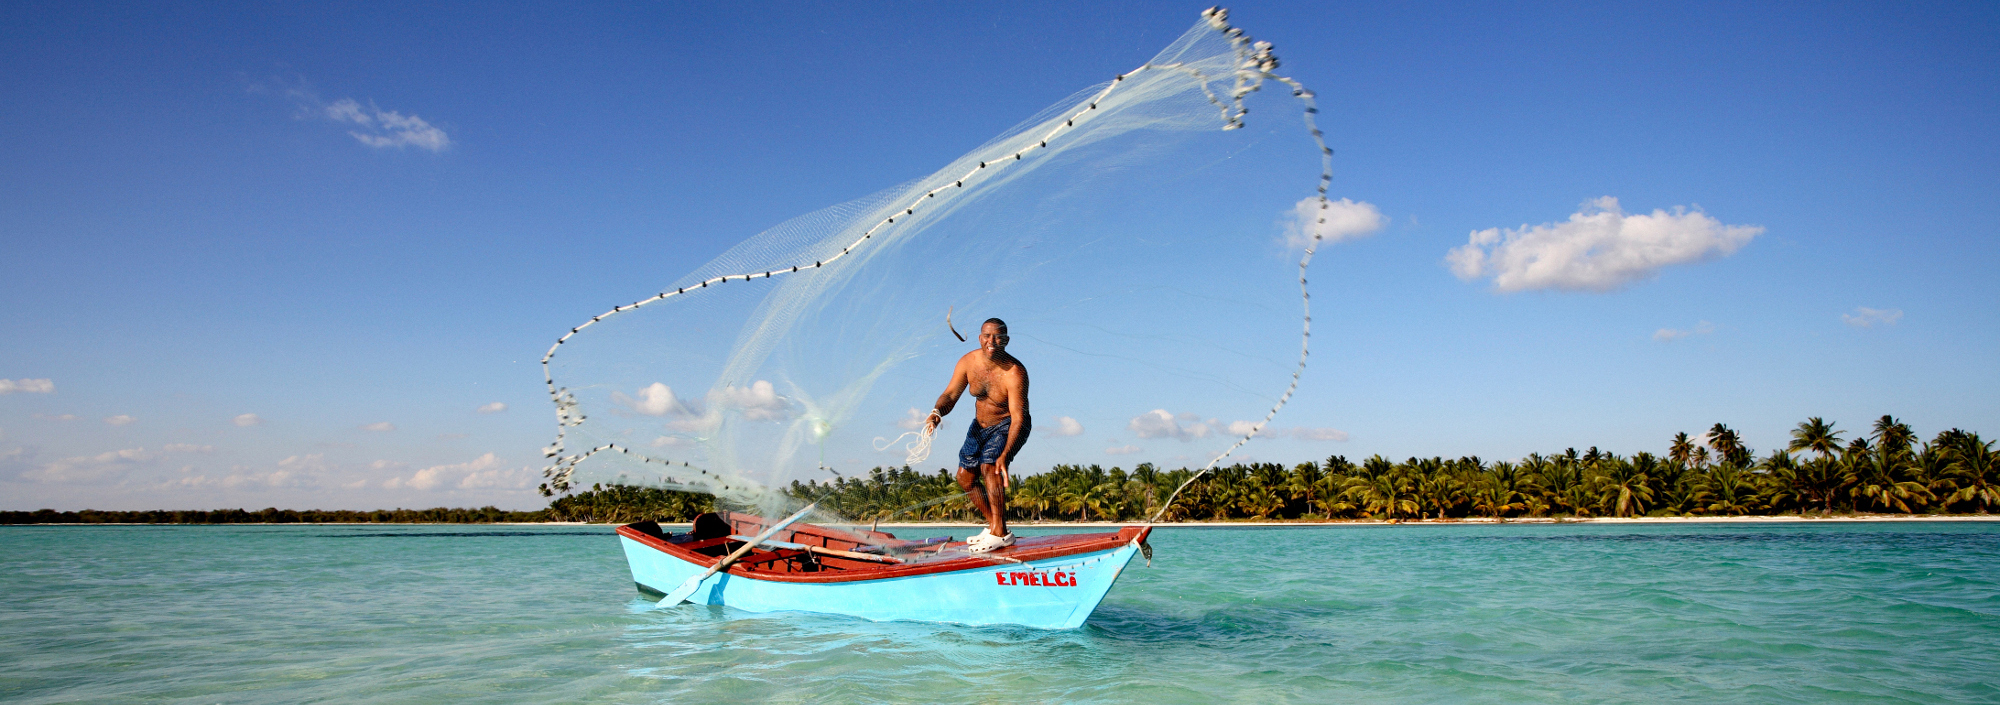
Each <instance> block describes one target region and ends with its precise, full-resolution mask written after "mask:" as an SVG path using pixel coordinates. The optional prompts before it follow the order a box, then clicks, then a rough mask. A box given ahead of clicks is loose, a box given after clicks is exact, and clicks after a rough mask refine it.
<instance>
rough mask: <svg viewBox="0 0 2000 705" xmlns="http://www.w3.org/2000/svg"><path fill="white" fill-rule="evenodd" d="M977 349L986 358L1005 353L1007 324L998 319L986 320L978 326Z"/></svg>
mask: <svg viewBox="0 0 2000 705" xmlns="http://www.w3.org/2000/svg"><path fill="white" fill-rule="evenodd" d="M979 349H981V350H985V351H986V354H987V355H988V356H994V355H999V354H1000V353H1003V352H1006V351H1007V322H1006V321H1003V320H1000V319H998V318H988V319H986V323H984V324H982V325H980V326H979Z"/></svg>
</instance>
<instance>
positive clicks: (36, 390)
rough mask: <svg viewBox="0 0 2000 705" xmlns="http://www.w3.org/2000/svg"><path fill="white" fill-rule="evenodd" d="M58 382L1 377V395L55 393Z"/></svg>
mask: <svg viewBox="0 0 2000 705" xmlns="http://www.w3.org/2000/svg"><path fill="white" fill-rule="evenodd" d="M55 391H56V383H55V382H54V381H53V380H46V379H0V395H7V394H13V393H15V392H21V393H24V394H53V393H55Z"/></svg>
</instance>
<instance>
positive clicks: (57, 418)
mask: <svg viewBox="0 0 2000 705" xmlns="http://www.w3.org/2000/svg"><path fill="white" fill-rule="evenodd" d="M35 418H38V419H47V420H49V421H75V420H76V414H56V415H54V416H50V415H48V414H35Z"/></svg>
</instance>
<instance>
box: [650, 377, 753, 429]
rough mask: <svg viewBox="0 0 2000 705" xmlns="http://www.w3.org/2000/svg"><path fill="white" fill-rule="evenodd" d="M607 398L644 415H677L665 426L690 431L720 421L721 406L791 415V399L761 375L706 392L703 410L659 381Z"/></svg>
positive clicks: (743, 411) (745, 412) (749, 415)
mask: <svg viewBox="0 0 2000 705" xmlns="http://www.w3.org/2000/svg"><path fill="white" fill-rule="evenodd" d="M611 400H612V401H614V402H617V403H618V404H619V405H621V406H624V407H625V408H627V409H631V410H632V411H633V412H634V413H639V414H644V415H646V416H676V417H680V418H679V419H678V420H675V421H669V422H667V428H668V430H672V431H681V432H690V433H698V432H702V431H706V430H709V429H712V428H714V427H715V425H716V424H718V423H720V422H721V421H722V417H721V413H720V412H721V410H723V409H734V410H736V411H737V412H738V413H740V414H742V415H743V417H744V418H746V419H750V420H752V421H773V420H780V419H785V418H789V417H791V415H792V404H791V400H789V399H786V398H784V397H782V396H778V392H777V389H776V388H775V387H773V386H771V383H770V382H768V381H765V380H761V379H760V380H757V381H755V382H751V383H750V385H749V386H747V387H737V386H733V385H732V386H727V387H723V388H721V389H718V390H715V391H712V392H709V394H708V400H707V404H706V407H707V408H706V410H704V405H703V404H699V403H695V402H692V401H690V400H687V399H682V398H681V397H680V396H679V395H676V394H675V393H674V390H673V388H672V387H668V386H667V385H665V384H661V383H659V382H654V383H652V384H650V385H647V386H645V387H643V388H641V389H640V390H639V391H638V393H637V395H636V396H629V397H628V396H625V395H624V394H623V393H619V392H613V393H612V394H611Z"/></svg>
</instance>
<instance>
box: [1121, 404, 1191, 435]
mask: <svg viewBox="0 0 2000 705" xmlns="http://www.w3.org/2000/svg"><path fill="white" fill-rule="evenodd" d="M1125 428H1126V430H1128V431H1131V432H1132V433H1133V434H1136V435H1137V436H1139V437H1140V438H1177V439H1180V440H1183V441H1191V440H1194V439H1196V438H1204V437H1206V436H1208V434H1209V431H1210V430H1211V429H1210V428H1209V424H1208V423H1206V422H1203V421H1202V420H1201V417H1200V416H1199V415H1196V414H1188V413H1183V414H1179V415H1175V414H1172V413H1168V412H1167V410H1166V409H1154V410H1152V411H1148V412H1146V413H1143V414H1140V415H1138V416H1134V417H1132V421H1131V422H1130V423H1127V424H1126V425H1125Z"/></svg>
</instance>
